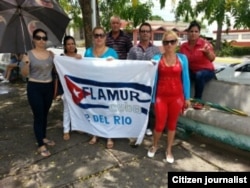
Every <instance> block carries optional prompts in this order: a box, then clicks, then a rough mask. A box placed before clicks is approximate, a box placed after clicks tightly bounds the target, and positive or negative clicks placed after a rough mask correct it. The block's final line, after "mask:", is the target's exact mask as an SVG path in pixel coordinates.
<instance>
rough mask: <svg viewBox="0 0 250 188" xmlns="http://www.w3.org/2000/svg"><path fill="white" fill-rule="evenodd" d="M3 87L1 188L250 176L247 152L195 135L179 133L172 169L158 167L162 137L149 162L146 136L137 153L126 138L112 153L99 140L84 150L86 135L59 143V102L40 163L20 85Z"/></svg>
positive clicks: (155, 186) (92, 187)
mask: <svg viewBox="0 0 250 188" xmlns="http://www.w3.org/2000/svg"><path fill="white" fill-rule="evenodd" d="M2 87H3V86H2V85H0V90H1V88H2ZM6 88H7V89H8V88H9V89H10V92H9V93H7V94H1V95H0V101H1V104H0V122H1V126H0V151H1V152H0V187H1V188H2V187H3V188H16V187H18V188H22V187H25V188H38V187H39V188H40V187H41V188H62V187H65V188H66V187H67V188H73V187H74V188H83V187H84V188H113V187H119V188H130V187H131V188H132V187H133V188H137V187H145V188H165V187H168V185H167V182H168V172H169V171H174V172H179V171H205V172H209V171H213V172H221V171H229V172H250V160H249V159H250V152H246V151H242V150H238V149H236V148H233V147H230V146H228V145H225V144H222V143H219V142H217V141H214V140H210V139H208V138H204V137H201V136H199V135H195V134H193V135H191V136H190V137H188V138H186V139H182V137H180V136H181V132H178V136H177V138H176V141H175V145H174V147H173V149H174V156H175V162H174V163H173V164H167V163H164V162H163V158H164V153H165V149H164V147H165V140H166V135H163V137H162V139H161V148H160V149H159V150H158V152H157V154H156V156H155V157H154V158H153V159H150V158H148V157H147V156H146V153H147V149H148V148H149V147H150V145H151V137H145V139H144V142H143V144H142V145H140V146H139V147H137V148H132V147H130V146H129V140H128V139H115V146H114V148H113V149H112V150H107V149H105V143H106V140H104V139H100V140H99V142H98V143H97V144H96V145H89V144H88V141H89V139H90V138H91V136H90V135H88V134H85V133H79V132H73V133H72V134H71V139H70V140H69V141H64V140H63V138H62V131H63V129H62V111H63V106H62V102H61V101H58V102H56V101H55V102H54V103H53V106H52V108H51V112H50V116H49V127H48V131H47V134H48V138H51V139H53V140H54V141H55V142H56V146H54V147H50V148H49V150H50V152H51V153H52V155H51V156H50V157H49V158H42V157H41V156H40V155H38V153H36V149H37V148H36V145H35V139H34V134H33V128H32V115H31V111H30V107H29V105H28V102H27V100H26V95H25V94H24V92H25V84H24V83H14V84H8V85H7V86H6V85H5V89H6Z"/></svg>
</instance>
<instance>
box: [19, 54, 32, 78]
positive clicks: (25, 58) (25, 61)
mask: <svg viewBox="0 0 250 188" xmlns="http://www.w3.org/2000/svg"><path fill="white" fill-rule="evenodd" d="M22 63H23V64H22V66H21V73H22V75H23V77H27V76H28V75H29V70H30V60H29V57H28V55H27V54H25V55H23V58H22Z"/></svg>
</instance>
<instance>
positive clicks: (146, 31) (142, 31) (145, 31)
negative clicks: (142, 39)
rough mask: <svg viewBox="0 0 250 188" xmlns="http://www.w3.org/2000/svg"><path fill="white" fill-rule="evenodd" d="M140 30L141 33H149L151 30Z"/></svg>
mask: <svg viewBox="0 0 250 188" xmlns="http://www.w3.org/2000/svg"><path fill="white" fill-rule="evenodd" d="M140 32H141V33H150V32H151V31H150V30H141V31H140Z"/></svg>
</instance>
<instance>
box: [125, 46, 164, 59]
mask: <svg viewBox="0 0 250 188" xmlns="http://www.w3.org/2000/svg"><path fill="white" fill-rule="evenodd" d="M156 54H161V52H160V49H159V47H157V46H155V45H153V44H152V43H149V46H148V47H147V48H146V49H145V50H144V49H143V47H142V46H141V45H140V43H139V44H138V45H136V46H134V47H132V48H131V49H130V51H129V53H128V59H131V60H151V59H152V58H153V56H154V55H156Z"/></svg>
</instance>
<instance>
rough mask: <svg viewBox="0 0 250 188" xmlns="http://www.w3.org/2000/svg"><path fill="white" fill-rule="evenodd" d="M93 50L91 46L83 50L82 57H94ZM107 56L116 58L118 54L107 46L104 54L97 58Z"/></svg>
mask: <svg viewBox="0 0 250 188" xmlns="http://www.w3.org/2000/svg"><path fill="white" fill-rule="evenodd" d="M93 50H94V49H93V47H90V48H88V49H87V50H86V51H85V54H84V57H95V55H94V51H93ZM108 57H112V58H114V59H118V54H117V53H116V51H115V50H114V49H113V48H109V47H108V49H107V51H106V52H105V53H104V54H102V55H101V56H100V57H99V58H108Z"/></svg>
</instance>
